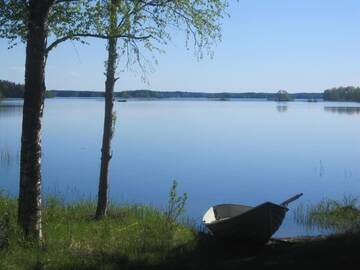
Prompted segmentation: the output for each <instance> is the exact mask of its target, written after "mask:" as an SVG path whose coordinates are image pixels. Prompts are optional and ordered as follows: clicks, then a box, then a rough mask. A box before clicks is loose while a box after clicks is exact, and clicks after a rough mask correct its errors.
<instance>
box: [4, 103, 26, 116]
mask: <svg viewBox="0 0 360 270" xmlns="http://www.w3.org/2000/svg"><path fill="white" fill-rule="evenodd" d="M21 113H22V106H21V105H18V104H0V116H3V115H4V116H9V115H21Z"/></svg>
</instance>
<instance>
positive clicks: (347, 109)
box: [324, 106, 360, 114]
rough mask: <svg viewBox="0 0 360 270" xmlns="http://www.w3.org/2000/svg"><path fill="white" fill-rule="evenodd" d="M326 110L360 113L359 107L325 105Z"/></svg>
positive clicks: (339, 112) (341, 112) (340, 112)
mask: <svg viewBox="0 0 360 270" xmlns="http://www.w3.org/2000/svg"><path fill="white" fill-rule="evenodd" d="M324 110H325V111H326V112H332V113H337V114H360V107H348V106H341V107H338V106H325V107H324Z"/></svg>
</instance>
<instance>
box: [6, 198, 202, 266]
mask: <svg viewBox="0 0 360 270" xmlns="http://www.w3.org/2000/svg"><path fill="white" fill-rule="evenodd" d="M95 206H96V205H95V203H94V202H92V201H82V202H77V203H72V204H66V203H64V202H63V201H62V200H60V199H58V198H55V197H51V198H49V199H47V200H46V202H45V206H44V210H43V233H44V241H43V245H41V246H37V245H34V244H31V243H29V242H26V241H24V240H23V237H22V234H21V232H20V231H19V229H18V226H17V224H16V209H17V201H16V199H14V198H11V197H8V196H5V195H1V196H0V217H4V216H5V215H7V216H8V223H9V226H8V227H9V239H8V245H7V247H5V248H3V249H2V250H1V251H0V258H1V260H0V269H116V267H117V266H119V265H122V266H123V268H124V267H130V266H131V265H155V264H159V263H161V261H163V260H165V259H166V257H167V256H168V254H169V252H171V251H172V250H174V249H176V248H178V247H180V246H183V245H187V244H189V243H191V242H194V240H195V238H196V234H195V233H194V231H193V230H192V229H190V228H189V227H185V226H183V225H179V224H177V223H175V222H174V221H173V220H170V219H169V218H168V217H167V216H166V215H165V214H164V213H162V212H160V211H159V210H157V209H154V208H152V207H149V206H142V205H132V206H130V205H129V206H119V205H116V204H111V205H110V207H109V211H108V216H107V217H106V218H105V219H103V220H100V221H96V220H95V219H94V218H93V213H95ZM0 222H1V221H0ZM2 223H4V221H2ZM190 246H191V245H190ZM99 266H101V267H100V268H98V267H99Z"/></svg>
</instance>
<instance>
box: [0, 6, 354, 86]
mask: <svg viewBox="0 0 360 270" xmlns="http://www.w3.org/2000/svg"><path fill="white" fill-rule="evenodd" d="M229 13H230V15H231V17H230V18H228V19H225V20H224V21H223V39H222V42H221V43H219V44H218V45H217V46H216V47H214V57H213V59H210V58H205V59H202V60H200V61H198V60H197V59H196V57H194V54H193V52H191V51H188V50H186V48H185V41H184V37H183V34H182V33H180V34H179V33H174V35H173V41H172V42H171V43H170V44H169V45H168V46H167V47H165V48H164V49H165V50H166V53H164V54H162V55H158V56H157V59H158V64H157V65H154V66H153V67H154V72H149V73H148V74H147V78H148V81H149V83H148V84H146V83H143V82H142V80H141V78H140V75H139V72H137V73H136V72H128V71H121V72H119V77H120V79H119V80H118V82H117V86H116V90H117V91H121V90H127V89H144V88H146V89H153V90H168V91H175V90H183V91H206V92H220V91H228V92H244V91H264V92H273V91H277V90H279V89H285V90H288V91H289V92H300V91H304V92H311V91H315V92H320V91H323V90H324V89H326V88H330V87H335V86H342V85H354V86H360V1H358V0H341V1H340V0H298V1H296V0H239V2H236V1H231V6H230V9H229ZM90 42H91V45H90V46H86V45H85V46H84V45H80V44H78V43H67V44H64V45H62V46H60V47H58V48H57V49H56V50H55V51H54V52H53V53H52V54H51V55H50V56H49V60H48V66H47V70H46V84H47V88H48V89H78V90H98V91H101V90H103V88H104V60H105V58H106V51H105V43H104V42H103V41H96V40H91V41H90ZM6 48H7V43H6V41H4V40H0V79H7V80H11V81H15V82H23V80H24V68H23V67H24V60H25V54H24V53H25V48H24V46H23V45H20V46H17V47H16V48H14V49H12V50H7V49H6Z"/></svg>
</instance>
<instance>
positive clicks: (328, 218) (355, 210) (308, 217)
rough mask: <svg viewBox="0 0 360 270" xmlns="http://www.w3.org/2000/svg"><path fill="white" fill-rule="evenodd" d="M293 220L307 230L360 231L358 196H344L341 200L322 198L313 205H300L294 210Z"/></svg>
mask: <svg viewBox="0 0 360 270" xmlns="http://www.w3.org/2000/svg"><path fill="white" fill-rule="evenodd" d="M294 217H295V221H296V222H297V223H298V224H300V225H303V226H304V227H305V228H307V229H309V230H313V229H317V230H320V231H322V232H325V233H347V232H358V231H360V209H359V206H358V198H354V197H351V196H344V198H343V199H342V201H336V200H333V199H324V200H322V201H320V202H319V203H317V204H314V205H300V206H299V207H298V208H297V209H296V211H295V215H294Z"/></svg>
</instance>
